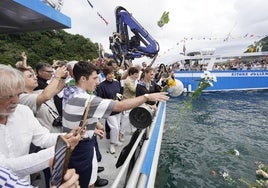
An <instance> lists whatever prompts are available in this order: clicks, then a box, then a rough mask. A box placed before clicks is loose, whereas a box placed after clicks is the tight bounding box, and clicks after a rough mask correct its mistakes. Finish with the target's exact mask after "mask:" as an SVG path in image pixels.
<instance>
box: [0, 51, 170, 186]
mask: <svg viewBox="0 0 268 188" xmlns="http://www.w3.org/2000/svg"><path fill="white" fill-rule="evenodd" d="M21 58H22V61H20V62H17V63H16V64H15V67H12V66H7V65H3V64H0V143H1V145H2V146H1V148H0V177H1V178H0V185H1V186H5V185H12V186H14V187H31V176H30V175H32V174H36V173H39V172H41V171H43V172H44V174H45V179H46V187H52V186H51V185H50V181H49V180H50V176H51V165H52V164H53V162H51V161H53V158H54V154H55V144H56V141H57V138H58V136H59V135H62V136H64V137H65V138H66V139H67V141H68V142H69V143H70V145H71V148H72V152H71V156H70V159H69V166H68V168H69V169H68V170H67V172H66V174H65V175H64V182H63V183H62V185H61V187H82V188H87V187H95V186H96V187H100V186H104V185H107V184H108V181H107V180H105V179H102V178H100V177H99V176H98V172H100V171H101V170H103V169H104V168H103V167H101V166H99V163H101V158H102V157H101V153H100V150H99V148H98V137H99V138H103V137H104V136H106V138H108V139H109V142H110V147H109V152H110V153H111V154H114V153H115V152H116V146H118V145H122V144H123V142H124V134H125V127H126V126H131V128H133V126H132V125H131V124H130V122H129V118H128V114H129V112H130V110H131V109H133V108H135V107H137V106H140V105H142V104H143V103H146V104H147V105H150V107H151V108H157V102H161V101H166V100H168V96H166V93H165V92H161V88H162V87H163V85H162V84H163V83H164V81H165V79H166V78H167V77H169V73H168V72H167V73H166V72H164V71H163V70H162V69H161V70H160V69H159V71H158V72H157V77H155V69H154V68H152V67H151V65H152V64H153V63H154V61H155V59H156V56H155V58H154V59H153V61H152V62H151V64H150V65H149V66H147V65H146V64H145V63H143V66H142V67H141V66H139V65H138V66H133V65H132V64H131V62H128V63H125V62H124V63H122V64H121V66H120V67H119V66H118V64H117V63H116V62H115V61H114V60H112V59H108V60H105V61H102V63H101V64H98V63H96V62H84V61H71V62H65V61H55V62H54V63H53V65H51V64H49V63H38V64H37V65H36V67H35V69H34V68H32V67H30V66H28V65H27V56H26V54H25V53H22V54H21ZM124 61H125V60H124ZM87 106H88V107H89V110H88V112H87V114H86V119H87V122H86V124H87V126H86V129H84V130H83V131H82V132H81V133H79V134H77V131H78V130H79V124H80V122H81V121H82V120H83V118H84V117H85V113H86V110H85V109H86V107H87ZM102 120H104V123H103V121H102ZM32 178H33V176H32Z"/></svg>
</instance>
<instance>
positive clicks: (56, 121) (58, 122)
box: [52, 116, 62, 127]
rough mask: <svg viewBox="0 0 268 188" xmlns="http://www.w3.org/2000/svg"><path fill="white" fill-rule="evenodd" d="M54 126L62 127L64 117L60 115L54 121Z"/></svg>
mask: <svg viewBox="0 0 268 188" xmlns="http://www.w3.org/2000/svg"><path fill="white" fill-rule="evenodd" d="M52 126H53V127H62V118H61V117H60V116H58V117H57V118H56V119H54V121H53V123H52Z"/></svg>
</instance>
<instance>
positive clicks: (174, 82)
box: [168, 79, 176, 87]
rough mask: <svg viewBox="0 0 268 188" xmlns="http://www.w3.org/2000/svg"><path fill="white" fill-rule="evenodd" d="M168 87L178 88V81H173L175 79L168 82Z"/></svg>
mask: <svg viewBox="0 0 268 188" xmlns="http://www.w3.org/2000/svg"><path fill="white" fill-rule="evenodd" d="M168 86H169V87H173V86H176V81H175V80H173V79H169V80H168Z"/></svg>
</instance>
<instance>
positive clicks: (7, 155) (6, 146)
mask: <svg viewBox="0 0 268 188" xmlns="http://www.w3.org/2000/svg"><path fill="white" fill-rule="evenodd" d="M57 136H58V134H53V133H49V131H48V129H46V128H45V127H43V126H41V125H40V123H39V122H38V120H37V119H36V118H35V117H34V115H33V112H32V111H31V110H30V109H29V107H27V106H24V105H21V104H18V106H17V108H16V109H15V111H14V112H13V113H11V114H10V115H9V116H8V119H7V123H6V125H3V124H0V145H1V147H0V166H2V167H4V168H7V169H10V170H11V171H12V172H14V173H15V174H16V175H17V176H19V177H20V178H25V179H26V180H28V181H29V175H30V174H32V173H35V172H38V171H40V170H42V169H45V168H47V167H48V166H49V159H51V158H52V157H53V156H54V145H55V144H56V140H57ZM31 143H33V144H34V145H36V146H40V147H42V148H48V149H44V150H41V151H40V152H38V153H32V154H28V153H29V149H30V144H31ZM25 176H26V177H25Z"/></svg>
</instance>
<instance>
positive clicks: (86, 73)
mask: <svg viewBox="0 0 268 188" xmlns="http://www.w3.org/2000/svg"><path fill="white" fill-rule="evenodd" d="M73 74H74V79H75V82H76V84H75V86H69V87H67V88H66V89H65V90H64V96H63V126H64V128H65V129H66V130H71V129H72V128H73V127H74V126H75V125H77V124H79V122H80V121H81V119H82V117H83V114H84V111H85V107H86V106H87V103H88V102H89V101H90V109H89V113H88V122H87V124H88V125H87V131H86V134H85V136H84V139H83V140H81V141H80V142H79V144H78V145H77V146H76V148H75V149H74V151H73V152H72V155H71V158H70V163H69V167H71V168H75V169H76V172H77V173H78V174H79V183H80V185H81V187H88V186H89V187H94V183H95V181H96V179H97V169H98V168H97V164H96V161H97V160H96V153H95V148H94V142H91V141H90V140H92V137H93V136H94V131H95V125H96V123H97V121H98V119H99V118H104V119H106V118H107V117H108V116H109V115H110V114H111V113H112V112H113V111H114V112H121V111H125V110H129V109H132V108H135V107H137V106H139V105H141V104H143V103H144V102H146V101H166V100H167V99H168V97H167V96H166V95H165V93H152V94H146V95H143V96H139V97H136V98H132V99H126V100H123V101H114V100H111V99H102V98H100V97H97V96H94V95H90V94H89V93H92V92H94V91H95V89H96V86H97V85H98V84H99V77H98V68H97V67H96V66H95V65H93V64H91V63H88V62H78V63H76V64H75V66H74V69H73ZM102 134H103V132H102Z"/></svg>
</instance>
